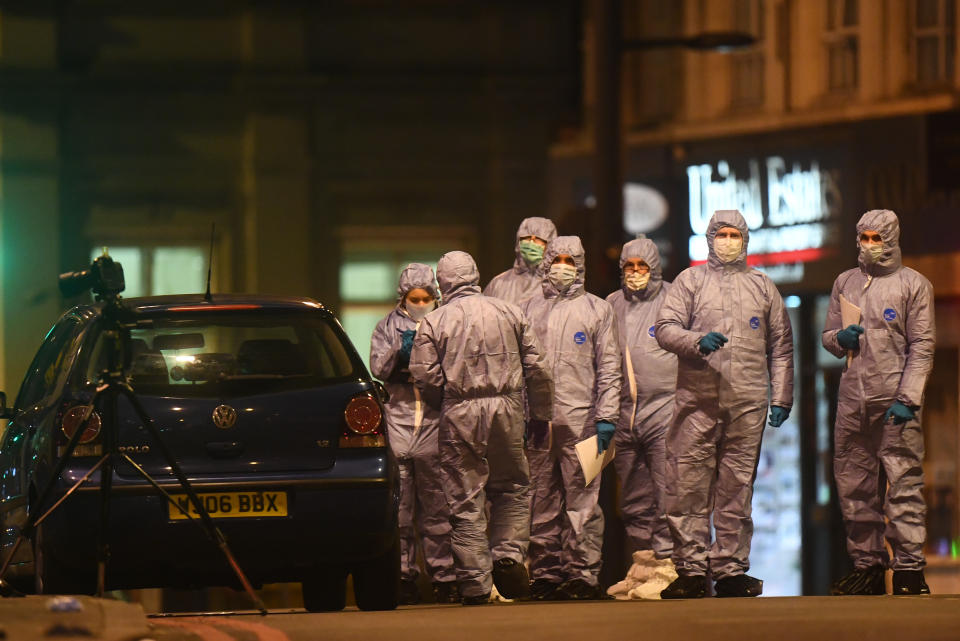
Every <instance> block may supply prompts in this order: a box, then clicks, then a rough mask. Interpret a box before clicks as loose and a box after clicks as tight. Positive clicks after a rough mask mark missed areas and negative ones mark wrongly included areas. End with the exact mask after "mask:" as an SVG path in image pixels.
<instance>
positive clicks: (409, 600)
mask: <svg viewBox="0 0 960 641" xmlns="http://www.w3.org/2000/svg"><path fill="white" fill-rule="evenodd" d="M397 603H399V604H400V605H416V604H418V603H420V586H419V585H417V582H416V581H414V580H412V579H400V598H399V600H398V601H397Z"/></svg>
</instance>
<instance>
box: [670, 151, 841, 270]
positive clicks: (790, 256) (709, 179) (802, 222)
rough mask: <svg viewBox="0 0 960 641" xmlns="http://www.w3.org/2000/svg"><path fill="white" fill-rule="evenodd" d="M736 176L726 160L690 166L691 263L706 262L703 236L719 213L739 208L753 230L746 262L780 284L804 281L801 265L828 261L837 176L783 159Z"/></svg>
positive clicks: (836, 212)
mask: <svg viewBox="0 0 960 641" xmlns="http://www.w3.org/2000/svg"><path fill="white" fill-rule="evenodd" d="M744 168H745V169H746V172H741V174H740V175H738V174H737V173H736V172H735V171H734V170H733V169H732V168H731V167H730V164H729V163H728V162H727V161H725V160H720V161H718V162H717V163H716V166H714V165H710V164H702V165H690V166H689V167H687V183H688V186H689V191H690V227H691V229H692V230H693V234H694V235H693V236H691V237H690V243H689V251H690V262H691V264H694V265H696V264H699V263H703V262H706V260H707V239H706V237H705V236H704V234H706V231H707V225H708V224H709V222H710V218H711V217H712V216H713V213H714V212H715V211H716V210H718V209H738V210H740V213H742V214H743V217H744V218H745V219H746V221H747V225H748V226H749V227H750V245H749V254H748V256H747V261H748V262H749V263H750V264H751V265H754V266H757V267H761V268H763V269H764V270H765V271H767V272H769V273H770V275H771V277H773V279H774V280H776V281H778V282H796V281H799V280H801V279H802V278H803V264H804V263H807V262H811V261H815V260H819V259H821V258H823V257H825V256H826V255H827V254H828V253H829V252H830V249H829V246H832V245H834V244H835V242H836V239H837V238H838V231H839V218H840V209H841V206H842V194H841V193H840V187H839V171H838V170H836V169H831V170H823V169H821V168H820V166H819V164H818V163H817V162H816V161H813V162H810V163H809V166H808V167H807V168H804V167H803V166H802V165H801V163H799V162H793V163H791V164H790V165H789V166H788V164H787V162H786V161H785V160H784V159H783V158H781V157H780V156H770V157H768V158H766V159H764V160H763V161H760V160H757V159H751V160H749V161H747V163H746V165H745V167H744Z"/></svg>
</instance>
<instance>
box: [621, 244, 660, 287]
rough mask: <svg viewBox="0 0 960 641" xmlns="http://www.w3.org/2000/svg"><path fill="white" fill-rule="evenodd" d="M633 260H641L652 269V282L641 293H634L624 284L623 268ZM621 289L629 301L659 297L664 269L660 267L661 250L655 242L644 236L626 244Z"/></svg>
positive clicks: (622, 252) (622, 253) (622, 264)
mask: <svg viewBox="0 0 960 641" xmlns="http://www.w3.org/2000/svg"><path fill="white" fill-rule="evenodd" d="M631 258H639V259H640V260H642V261H643V262H645V263H646V264H647V267H649V268H650V282H648V283H647V286H646V288H644V289H641V290H640V291H633V290H632V289H630V288H629V287H627V286H626V285H625V284H624V282H623V266H624V265H625V264H626V263H627V261H628V260H630V259H631ZM620 287H621V289H623V294H624V296H626V297H627V300H629V299H631V298H639V299H640V300H647V299H648V298H653V297H654V296H656V295H657V292H659V291H660V288H661V287H663V268H662V266H661V265H660V250H659V249H657V244H656V243H655V242H653V241H652V240H650V239H649V238H647V237H646V236H644V235H643V234H641V235H640V236H639V237H637V238H636V239H634V240H631V241H630V242H628V243H627V244H625V245H624V246H623V249H622V250H620Z"/></svg>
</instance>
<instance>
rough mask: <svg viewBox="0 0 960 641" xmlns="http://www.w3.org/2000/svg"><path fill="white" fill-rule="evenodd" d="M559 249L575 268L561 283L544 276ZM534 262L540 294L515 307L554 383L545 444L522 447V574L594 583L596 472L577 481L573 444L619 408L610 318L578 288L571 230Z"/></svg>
mask: <svg viewBox="0 0 960 641" xmlns="http://www.w3.org/2000/svg"><path fill="white" fill-rule="evenodd" d="M560 254H568V255H570V256H572V257H573V259H574V262H575V263H576V268H577V275H576V279H575V280H574V281H573V283H572V284H571V285H570V286H569V287H568V288H567V289H566V290H565V291H559V290H558V289H557V288H556V286H554V284H553V283H552V282H551V281H550V279H549V278H548V273H549V266H550V265H551V263H552V262H553V260H554V259H555V258H556V257H557V256H558V255H560ZM542 265H543V268H542V273H543V278H542V291H543V294H542V295H540V296H535V297H532V298H530V299H528V300H527V301H526V302H525V303H524V306H523V309H524V312H525V313H526V314H527V317H528V318H529V319H530V322H531V324H532V325H533V326H534V328H535V329H536V331H537V335H538V336H539V337H540V341H541V343H542V344H543V346H544V353H545V355H546V359H547V363H548V367H549V368H550V370H551V372H552V373H553V383H554V387H555V390H556V391H555V397H554V402H553V420H552V423H551V430H552V439H551V440H552V444H551V445H550V449H549V450H534V449H532V448H530V447H528V449H527V456H528V457H529V458H530V471H531V483H532V487H533V490H532V491H533V499H532V503H531V519H532V521H531V524H530V574H531V577H532V578H533V579H534V580H536V579H545V580H547V581H550V582H555V583H561V582H563V581H568V580H572V579H583V580H584V581H586V582H587V583H588V584H589V585H597V583H598V580H597V577H598V575H599V573H600V549H601V547H602V544H603V512H601V510H600V506H599V505H598V504H597V500H598V496H599V492H600V478H599V477H597V478H595V479H594V480H593V481H591V482H590V485H587V486H586V487H585V482H584V481H585V479H584V476H583V470H582V469H581V467H580V462H579V460H578V458H577V453H576V450H575V449H574V446H575V445H576V443H578V442H579V441H582V440H583V439H585V438H588V437H590V436H593V435H594V434H596V427H595V424H596V422H597V421H609V422H610V423H612V424H616V422H617V419H618V418H619V415H620V380H621V374H620V346H619V344H618V342H617V329H616V318H615V316H614V313H613V308H612V307H610V304H609V303H607V302H606V301H605V300H603V299H602V298H598V297H596V296H594V295H593V294H588V293H586V292H585V291H584V289H583V284H584V251H583V245H582V244H581V242H580V239H579V238H578V237H576V236H558V237H557V238H555V239H554V240H552V241H551V242H550V244H549V245H547V251H546V253H545V254H544V259H543V263H542Z"/></svg>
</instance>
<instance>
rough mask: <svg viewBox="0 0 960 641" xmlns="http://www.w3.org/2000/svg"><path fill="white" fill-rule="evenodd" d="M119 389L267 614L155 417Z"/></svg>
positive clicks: (129, 393)
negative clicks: (171, 450) (160, 429)
mask: <svg viewBox="0 0 960 641" xmlns="http://www.w3.org/2000/svg"><path fill="white" fill-rule="evenodd" d="M118 389H119V390H120V392H121V393H122V394H123V395H124V396H125V397H126V398H127V400H128V401H130V404H131V405H132V406H133V409H134V411H136V413H137V416H138V417H139V418H140V421H141V422H142V423H143V425H144V427H146V428H147V430H148V431H149V432H150V435H151V436H153V441H154V443H156V444H157V447H158V448H159V449H160V453H161V454H162V455H163V458H164V459H165V460H166V461H167V464H168V465H169V466H170V469H171V470H173V473H174V475H175V476H176V477H177V480H178V481H179V482H180V486H181V487H183V489H184V491H185V492H186V493H187V496H188V497H190V502H191V503H193V507H194V509H195V510H196V511H197V514H199V515H200V520H201V522H202V523H203V526H204V528H206V530H207V533H208V534H209V535H210V538H212V539H213V540H214V541H215V542H216V543H217V545H218V546H219V547H220V551H221V552H223V555H224V557H226V559H227V563H228V564H229V565H230V567H231V569H232V570H233V573H234V574H235V575H236V576H237V579H239V580H240V584H241V585H242V586H243V589H244V591H245V592H246V593H247V595H248V596H249V597H250V600H251V601H253V604H254V607H256V609H257V610H259V611H260V613H261V614H267V608H266V606H265V605H264V604H263V601H261V600H260V597H258V596H257V593H256V592H255V591H254V590H253V586H252V585H250V581H249V580H248V579H247V575H246V574H244V572H243V570H242V569H241V568H240V565H239V564H238V563H237V560H236V558H234V556H233V553H232V552H231V551H230V547H229V546H228V545H227V539H226V537H225V536H224V535H223V532H221V531H220V528H218V527H217V526H216V524H215V523H214V522H213V519H211V518H210V514H209V513H207V510H206V508H205V507H204V506H203V502H202V501H201V500H200V497H198V496H197V493H196V491H194V489H193V486H192V485H190V481H188V480H187V476H186V475H185V474H184V473H183V470H182V469H180V465H179V464H178V463H177V460H176V459H175V458H174V457H173V455H172V454H171V453H170V450H168V449H167V446H166V444H165V443H164V442H163V439H161V438H160V432H159V430H157V426H156V425H155V424H154V422H153V419H152V418H150V416H149V415H148V414H147V411H146V410H145V409H144V408H143V405H141V404H140V400H139V399H138V398H137V397H136V395H135V394H134V393H133V390H131V389H130V388H129V387H128V386H126V385H121V386H118Z"/></svg>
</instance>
